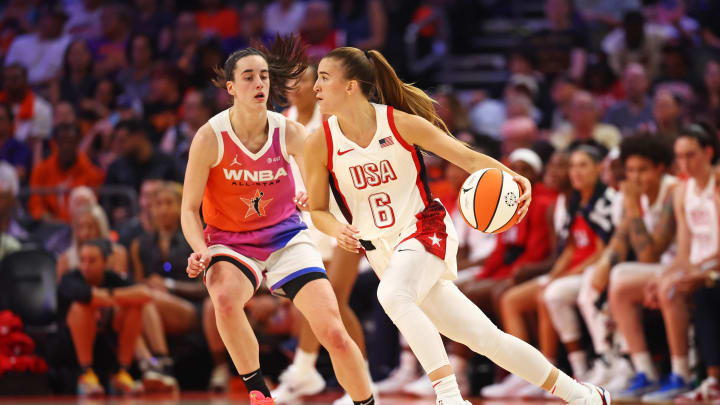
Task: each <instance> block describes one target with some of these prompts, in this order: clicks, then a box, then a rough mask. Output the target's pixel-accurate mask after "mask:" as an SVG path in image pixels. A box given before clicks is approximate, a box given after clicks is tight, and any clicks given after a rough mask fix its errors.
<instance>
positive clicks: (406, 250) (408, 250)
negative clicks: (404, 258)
mask: <svg viewBox="0 0 720 405" xmlns="http://www.w3.org/2000/svg"><path fill="white" fill-rule="evenodd" d="M414 251H415V249H398V252H414Z"/></svg>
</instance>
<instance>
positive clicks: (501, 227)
mask: <svg viewBox="0 0 720 405" xmlns="http://www.w3.org/2000/svg"><path fill="white" fill-rule="evenodd" d="M503 177H505V176H504V175H503ZM518 190H520V186H518ZM500 194H501V195H502V189H501V190H500ZM499 203H500V200H498V204H499ZM518 208H519V206H518V204H517V203H515V213H513V214H512V215H511V216H510V218H508V220H507V222H505V223H504V224H502V226H500V227H498V228H497V229H503V228H504V227H505V226H506V225H507V224H509V223H510V221H512V220H513V218H515V216H516V215H517V210H518ZM495 209H497V206H495ZM490 222H492V221H490ZM488 226H490V225H488Z"/></svg>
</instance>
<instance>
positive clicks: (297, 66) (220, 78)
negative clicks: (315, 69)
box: [212, 35, 308, 109]
mask: <svg viewBox="0 0 720 405" xmlns="http://www.w3.org/2000/svg"><path fill="white" fill-rule="evenodd" d="M250 55H258V56H261V57H262V58H263V59H265V61H266V62H267V64H268V73H269V76H270V91H269V96H268V101H267V106H268V109H272V107H273V106H274V105H285V104H286V103H287V100H286V98H285V93H287V91H288V90H291V89H292V87H291V83H294V82H295V80H297V79H298V78H300V77H301V76H302V74H303V73H304V72H305V69H306V68H307V66H308V61H307V55H306V53H305V46H304V45H302V43H301V42H300V38H299V37H298V36H296V35H287V36H280V35H278V36H276V37H275V40H274V41H273V44H272V46H271V47H270V49H267V47H265V45H263V44H262V43H261V42H260V41H257V40H253V41H252V43H251V47H249V48H245V49H241V50H239V51H235V52H233V53H232V54H230V56H228V58H227V60H225V63H224V64H223V66H222V67H220V66H216V67H214V68H213V70H214V71H215V75H216V77H215V78H214V79H213V81H212V82H213V84H214V85H215V86H217V87H220V88H225V83H226V82H230V81H233V80H235V66H236V65H237V63H238V61H239V60H240V59H242V58H244V57H246V56H250Z"/></svg>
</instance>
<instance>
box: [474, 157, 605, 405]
mask: <svg viewBox="0 0 720 405" xmlns="http://www.w3.org/2000/svg"><path fill="white" fill-rule="evenodd" d="M602 158H603V157H602V152H601V151H600V149H598V148H597V147H595V146H590V145H581V146H579V147H577V149H575V150H574V151H573V152H572V154H571V155H570V166H569V176H570V183H571V184H572V188H573V193H572V196H571V197H570V200H569V206H568V211H567V215H566V216H565V223H564V225H563V228H562V231H561V234H560V239H561V241H562V242H561V245H564V247H563V248H562V253H561V254H560V257H559V258H558V260H557V261H556V262H555V264H554V265H553V267H552V269H551V270H550V273H549V274H547V275H543V276H540V277H538V278H535V279H532V280H530V281H526V282H525V283H522V284H520V285H518V286H515V287H512V288H511V289H510V290H508V291H507V292H506V293H505V294H504V295H503V296H502V298H501V301H500V309H501V314H502V321H503V322H502V324H503V327H504V329H505V330H506V331H507V332H508V333H511V334H513V335H514V336H517V337H520V338H522V339H523V340H526V341H527V340H529V338H530V335H529V333H528V330H527V326H526V325H525V321H524V317H523V315H524V314H526V313H528V312H536V311H537V313H538V317H539V328H540V330H539V332H538V335H539V340H540V348H541V350H542V351H543V353H544V354H545V356H546V357H548V358H550V359H554V358H555V356H556V352H555V351H556V347H555V341H556V335H555V330H553V326H552V323H551V321H550V319H551V318H550V317H551V316H561V315H562V314H557V313H552V312H551V310H550V306H549V305H548V306H546V305H545V302H553V298H554V297H556V295H555V294H554V293H558V294H559V293H563V292H564V291H565V289H562V288H559V287H560V286H561V285H562V284H563V283H565V284H568V286H567V287H566V288H568V291H570V289H571V288H572V287H571V283H572V282H573V280H575V279H576V278H577V277H579V275H581V274H582V273H583V272H584V271H585V270H586V269H587V267H588V266H589V265H591V264H592V263H594V262H595V261H597V259H598V258H599V256H600V254H601V253H602V250H603V249H604V247H605V245H606V243H607V242H608V240H609V239H610V235H611V234H612V231H613V225H612V222H611V220H610V214H609V209H608V208H609V207H610V205H611V204H612V200H613V199H614V197H615V193H614V191H613V190H612V189H610V188H608V187H607V186H606V185H605V184H603V183H602V182H601V181H600V180H599V179H600V170H601V166H600V163H601V162H602ZM580 277H581V276H580ZM541 297H544V300H543V299H541ZM558 332H559V333H563V334H564V333H566V332H567V333H568V335H562V336H561V337H565V338H566V339H563V340H564V341H566V342H569V341H570V339H569V337H570V335H569V333H570V332H574V331H558ZM568 351H569V352H571V353H572V352H575V353H576V354H575V355H573V356H571V357H570V359H569V360H570V364H571V366H572V368H573V372H574V373H575V374H576V375H578V376H580V375H582V373H584V371H585V369H586V368H587V364H583V362H584V361H585V356H584V354H583V355H578V353H579V352H576V351H573V350H571V349H570V348H568ZM482 394H483V396H486V397H501V396H508V395H514V396H519V397H524V396H539V395H543V392H542V390H538V388H537V387H535V386H532V385H530V384H528V383H527V382H526V381H525V380H522V379H520V378H518V377H513V376H512V375H511V376H510V377H508V378H506V379H505V380H504V381H503V382H502V383H500V384H496V385H492V386H489V387H486V388H484V389H483V391H482Z"/></svg>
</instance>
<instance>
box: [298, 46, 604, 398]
mask: <svg viewBox="0 0 720 405" xmlns="http://www.w3.org/2000/svg"><path fill="white" fill-rule="evenodd" d="M318 75H319V77H318V80H317V82H316V83H315V91H316V93H317V94H316V97H317V98H318V102H319V106H320V111H321V112H322V113H324V114H332V115H333V116H332V117H330V119H328V120H327V121H326V122H325V123H324V124H323V130H318V131H316V132H314V133H313V134H312V135H311V136H310V138H309V139H308V141H307V142H306V144H305V157H306V168H307V179H306V180H307V183H306V184H308V195H309V196H310V212H311V215H312V220H313V223H314V224H315V226H317V227H318V229H320V230H321V231H323V232H325V233H327V234H329V235H331V236H333V237H335V238H336V239H337V241H338V244H339V245H340V246H341V247H343V248H344V249H347V250H349V251H359V250H361V249H362V250H364V252H365V254H366V255H367V258H368V260H369V261H370V264H371V266H372V268H373V270H374V271H375V272H376V273H377V275H378V277H379V278H380V285H379V287H378V291H377V295H378V299H379V301H380V304H381V305H382V306H383V308H384V309H385V312H386V313H387V314H388V316H389V317H390V318H391V319H392V320H393V322H394V323H395V325H396V326H397V327H398V329H399V330H400V332H401V333H402V334H403V335H404V337H405V339H406V340H407V342H408V344H409V346H410V348H411V349H412V350H413V352H414V353H415V355H416V356H417V358H418V360H419V361H420V364H421V365H422V366H423V368H424V369H425V371H426V372H427V373H428V376H429V378H430V380H431V381H432V382H433V387H434V389H435V392H436V395H437V402H436V403H437V404H438V405H461V404H469V402H467V401H464V400H463V399H462V397H461V395H460V391H459V389H458V386H457V382H456V379H455V375H454V373H453V370H452V368H451V367H450V365H449V362H448V356H447V354H446V352H445V349H444V347H443V343H442V339H441V338H440V334H441V333H442V334H443V335H445V336H446V337H448V338H450V339H452V340H455V341H458V342H461V343H463V344H465V345H467V346H468V347H469V348H470V349H472V350H473V351H475V352H477V353H480V354H482V355H485V356H487V357H489V358H490V359H492V360H493V361H494V362H495V363H497V364H498V365H500V366H501V367H503V368H505V369H507V370H508V371H510V372H512V373H514V374H517V375H519V376H520V377H522V378H524V379H526V380H527V381H529V382H531V383H533V384H535V385H538V386H541V387H543V388H544V389H546V390H547V391H549V392H552V393H553V394H555V395H556V396H558V397H560V398H562V399H563V400H564V401H566V402H568V403H571V404H592V405H607V404H608V403H609V402H610V397H609V394H608V393H607V391H605V390H604V389H602V388H599V387H595V386H593V385H590V384H587V383H586V384H581V383H579V382H577V381H575V380H573V379H572V378H570V377H568V376H567V375H566V374H564V373H562V372H561V371H559V370H558V369H557V368H555V367H553V366H552V365H551V364H550V363H549V362H548V361H547V359H545V358H544V357H543V356H542V354H540V352H539V351H537V350H536V349H535V348H533V347H532V346H530V345H529V344H527V343H525V342H523V341H522V340H519V339H517V338H515V337H513V336H511V335H508V334H506V333H504V332H502V331H500V330H499V329H498V328H497V327H496V326H495V325H493V323H492V322H491V321H490V320H489V319H488V318H487V317H486V316H485V314H483V313H482V311H481V310H480V309H479V308H478V307H476V306H475V305H474V304H473V303H472V302H471V301H470V300H469V299H467V298H466V297H465V296H464V295H463V294H462V293H461V292H460V290H458V288H457V287H456V286H455V285H454V283H453V282H452V280H453V279H454V278H456V277H457V268H456V267H457V266H456V262H455V255H456V253H457V238H456V235H455V230H454V229H453V226H452V222H451V220H450V217H449V215H448V213H447V212H446V211H445V207H443V206H442V204H441V203H440V202H439V201H437V200H432V199H431V196H430V193H429V190H428V187H427V185H426V182H425V179H424V177H425V168H424V166H423V161H422V155H421V153H420V148H422V149H424V150H427V151H429V152H432V153H435V154H436V155H438V156H440V157H442V158H444V159H446V160H448V161H450V162H452V163H453V164H455V165H457V166H459V167H461V168H462V169H464V170H466V171H468V172H470V173H472V172H475V171H477V170H480V169H482V168H486V167H493V168H498V169H501V170H505V171H507V172H509V173H511V174H513V176H514V178H515V180H516V181H517V182H518V183H520V185H521V186H522V187H523V190H524V192H523V195H522V196H521V197H520V199H519V201H520V203H521V204H522V206H521V207H520V208H519V210H520V216H521V217H522V216H524V215H525V213H527V208H528V204H529V203H530V182H529V181H528V180H527V179H525V178H524V177H521V176H519V175H517V174H515V173H513V172H512V171H511V170H509V169H508V168H507V167H505V166H503V165H502V164H501V163H499V162H497V161H496V160H494V159H492V158H490V157H488V156H485V155H483V154H481V153H477V152H475V151H473V150H471V149H470V148H467V147H465V146H464V145H463V144H462V143H460V142H459V141H457V140H456V139H455V138H453V137H452V136H449V134H448V133H447V129H446V127H445V125H444V123H443V122H442V120H441V119H440V118H439V117H438V115H437V113H436V112H435V109H434V106H433V101H432V99H430V98H429V97H428V96H427V95H426V94H425V93H423V92H422V91H421V90H420V89H418V88H415V87H414V86H411V85H409V84H406V83H403V82H402V81H400V79H398V77H397V75H396V74H395V71H394V70H393V69H392V67H391V66H390V65H389V64H388V62H387V60H385V58H384V57H383V56H382V55H381V54H380V53H379V52H377V51H369V52H363V51H361V50H359V49H357V48H349V47H344V48H337V49H335V50H333V51H331V52H330V53H329V54H328V55H326V56H325V57H324V58H323V59H322V60H321V62H320V65H319V68H318ZM371 100H377V101H379V102H380V103H383V104H374V103H371V102H370V101H371ZM318 152H320V153H318ZM328 173H329V175H328ZM328 186H330V187H332V191H333V195H334V197H335V198H336V199H337V200H338V204H339V206H340V209H341V211H342V212H343V214H344V216H345V217H346V219H347V220H348V223H349V224H350V225H347V224H343V223H341V222H339V221H338V220H337V219H335V217H334V216H333V215H332V214H330V212H329V211H328V197H329V196H328ZM492 204H494V202H491V203H490V205H492Z"/></svg>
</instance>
